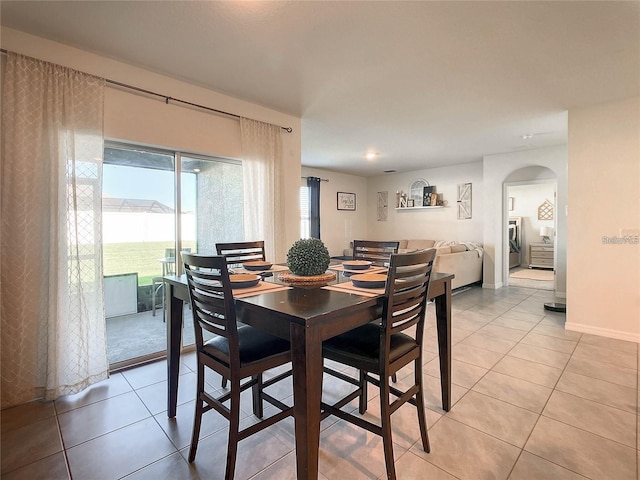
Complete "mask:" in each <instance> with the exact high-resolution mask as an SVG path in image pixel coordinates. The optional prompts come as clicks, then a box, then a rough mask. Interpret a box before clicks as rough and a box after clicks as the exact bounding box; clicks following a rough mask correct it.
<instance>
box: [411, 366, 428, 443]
mask: <svg viewBox="0 0 640 480" xmlns="http://www.w3.org/2000/svg"><path fill="white" fill-rule="evenodd" d="M414 370H415V382H416V385H417V386H418V393H417V394H416V408H417V409H418V425H420V438H421V439H422V449H423V450H424V451H425V452H427V453H429V452H430V451H431V445H430V444H429V433H428V431H427V416H426V414H425V405H424V391H423V386H422V356H420V357H418V358H417V360H416V361H415V367H414Z"/></svg>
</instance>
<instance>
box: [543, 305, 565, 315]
mask: <svg viewBox="0 0 640 480" xmlns="http://www.w3.org/2000/svg"><path fill="white" fill-rule="evenodd" d="M544 309H545V310H550V311H552V312H562V313H567V304H566V303H556V302H552V303H545V304H544Z"/></svg>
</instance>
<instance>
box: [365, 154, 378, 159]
mask: <svg viewBox="0 0 640 480" xmlns="http://www.w3.org/2000/svg"><path fill="white" fill-rule="evenodd" d="M377 156H378V154H377V153H375V152H369V153H367V154H366V155H365V157H367V160H373V159H374V158H376V157H377Z"/></svg>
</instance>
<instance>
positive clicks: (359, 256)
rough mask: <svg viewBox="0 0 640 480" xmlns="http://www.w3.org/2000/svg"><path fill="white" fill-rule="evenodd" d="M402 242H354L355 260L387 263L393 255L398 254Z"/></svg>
mask: <svg viewBox="0 0 640 480" xmlns="http://www.w3.org/2000/svg"><path fill="white" fill-rule="evenodd" d="M399 245H400V242H392V241H377V240H354V241H353V259H354V260H369V261H372V262H378V263H382V262H387V261H388V260H389V257H390V256H391V255H392V254H393V253H398V247H399Z"/></svg>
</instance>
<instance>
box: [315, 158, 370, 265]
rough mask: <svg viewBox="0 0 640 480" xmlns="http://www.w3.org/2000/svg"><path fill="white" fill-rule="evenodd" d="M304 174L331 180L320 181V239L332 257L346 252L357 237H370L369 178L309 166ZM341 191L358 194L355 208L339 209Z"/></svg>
mask: <svg viewBox="0 0 640 480" xmlns="http://www.w3.org/2000/svg"><path fill="white" fill-rule="evenodd" d="M302 176H304V177H307V176H309V177H319V178H324V179H327V180H329V181H328V182H321V183H320V238H321V239H322V241H323V242H324V244H325V245H326V247H327V249H328V250H329V254H330V255H331V256H339V255H342V253H343V251H344V249H346V248H350V247H349V244H350V242H351V241H352V240H354V239H356V238H358V239H367V238H368V237H367V205H368V199H367V179H366V178H365V177H359V176H357V175H348V174H344V173H337V172H331V171H328V170H320V169H316V168H308V167H302ZM338 192H348V193H355V194H356V209H355V211H350V210H338Z"/></svg>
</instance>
